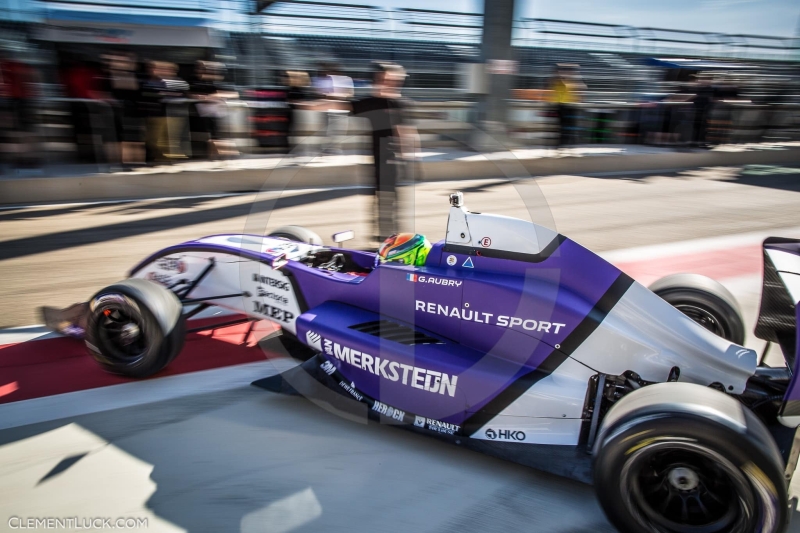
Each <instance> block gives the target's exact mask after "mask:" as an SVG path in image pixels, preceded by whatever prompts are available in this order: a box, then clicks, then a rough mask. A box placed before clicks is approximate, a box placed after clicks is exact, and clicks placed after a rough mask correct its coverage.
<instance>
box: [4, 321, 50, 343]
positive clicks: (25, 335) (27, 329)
mask: <svg viewBox="0 0 800 533" xmlns="http://www.w3.org/2000/svg"><path fill="white" fill-rule="evenodd" d="M60 336H61V335H59V334H58V333H56V332H55V331H52V330H50V329H48V328H47V327H46V326H43V325H35V326H21V327H18V328H7V329H2V330H0V346H3V345H4V344H18V343H21V342H28V341H41V340H45V339H52V338H54V337H60Z"/></svg>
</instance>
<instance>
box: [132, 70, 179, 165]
mask: <svg viewBox="0 0 800 533" xmlns="http://www.w3.org/2000/svg"><path fill="white" fill-rule="evenodd" d="M177 70H178V69H177V66H176V65H175V64H174V63H168V62H166V61H151V62H150V64H149V66H148V78H147V80H146V81H145V82H144V83H142V87H141V90H142V94H141V108H142V110H143V112H144V114H145V116H146V117H147V118H146V121H147V122H146V124H147V125H146V135H145V145H146V149H147V159H148V160H149V161H158V162H163V161H167V160H170V159H174V158H177V157H181V156H182V154H181V153H180V148H179V147H178V145H177V143H176V142H175V137H176V135H178V134H179V130H180V129H182V126H183V119H182V117H180V116H174V115H172V114H171V110H170V109H169V102H170V101H175V100H177V99H179V98H181V97H183V96H184V94H185V92H186V90H187V89H188V88H189V86H188V85H187V83H186V82H185V81H183V80H182V79H181V78H179V77H178V76H177Z"/></svg>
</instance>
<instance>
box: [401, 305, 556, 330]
mask: <svg viewBox="0 0 800 533" xmlns="http://www.w3.org/2000/svg"><path fill="white" fill-rule="evenodd" d="M414 302H415V303H414V310H415V311H422V312H423V313H430V314H432V315H443V316H447V317H453V318H458V319H461V320H469V321H472V322H478V323H480V324H491V325H494V326H500V327H502V328H513V327H515V326H520V327H522V329H525V330H527V331H544V332H545V333H550V329H551V328H552V329H553V333H558V332H559V331H560V330H561V328H563V327H566V324H561V323H560V322H547V321H546V320H538V321H537V320H534V319H532V318H519V317H516V316H507V315H497V316H495V315H494V313H482V312H479V311H473V310H472V309H466V308H465V309H462V308H460V307H456V306H452V307H451V306H447V305H441V304H437V303H434V302H425V301H423V300H415V301H414ZM464 305H467V304H464Z"/></svg>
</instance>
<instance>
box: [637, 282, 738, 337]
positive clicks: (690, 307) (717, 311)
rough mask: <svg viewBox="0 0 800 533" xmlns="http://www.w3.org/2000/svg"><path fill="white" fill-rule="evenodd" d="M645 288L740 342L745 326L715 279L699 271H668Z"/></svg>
mask: <svg viewBox="0 0 800 533" xmlns="http://www.w3.org/2000/svg"><path fill="white" fill-rule="evenodd" d="M648 288H649V289H650V290H651V291H653V292H654V293H655V294H657V295H659V296H660V297H661V298H663V299H664V300H665V301H666V302H668V303H669V304H670V305H672V306H673V307H675V308H676V309H678V310H679V311H680V312H682V313H683V314H685V315H686V316H688V317H689V318H691V319H692V320H694V321H695V322H697V323H698V324H700V325H701V326H703V327H704V328H706V329H707V330H709V331H711V332H712V333H714V334H716V335H718V336H720V337H722V338H723V339H725V340H728V341H730V342H733V343H736V344H744V333H745V327H744V320H743V319H742V313H741V311H740V310H739V304H738V302H737V301H736V298H734V297H733V295H732V294H731V293H730V291H728V289H726V288H725V287H723V286H722V284H721V283H719V282H718V281H715V280H713V279H711V278H708V277H706V276H701V275H699V274H672V275H670V276H666V277H664V278H661V279H660V280H658V281H656V282H655V283H653V284H652V285H650V287H648Z"/></svg>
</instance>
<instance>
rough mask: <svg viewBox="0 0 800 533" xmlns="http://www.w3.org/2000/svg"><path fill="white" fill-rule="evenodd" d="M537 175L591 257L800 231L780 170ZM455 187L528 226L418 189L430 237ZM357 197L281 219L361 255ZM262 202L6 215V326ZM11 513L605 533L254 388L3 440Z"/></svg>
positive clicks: (362, 208)
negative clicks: (348, 236) (342, 233)
mask: <svg viewBox="0 0 800 533" xmlns="http://www.w3.org/2000/svg"><path fill="white" fill-rule="evenodd" d="M539 183H541V188H542V191H543V192H544V194H545V196H546V198H547V200H548V203H549V205H550V208H551V210H552V214H553V218H554V219H555V222H556V225H557V227H558V229H559V230H560V231H561V232H563V233H565V234H566V235H568V236H570V237H572V238H574V239H576V240H578V241H579V242H581V243H583V244H585V245H587V246H589V247H590V248H592V249H594V250H596V251H603V250H610V249H618V248H628V247H632V246H639V245H646V244H657V243H663V242H670V241H679V240H684V239H690V238H699V237H713V236H716V235H726V234H734V233H741V232H746V231H753V230H761V229H769V228H784V227H790V226H798V225H800V212H798V209H797V206H798V200H800V196H798V194H797V193H798V191H800V182H798V180H797V176H796V174H795V173H794V171H792V170H787V169H783V170H777V171H776V170H770V169H756V173H749V172H741V169H708V170H703V171H695V172H687V173H681V174H678V175H668V176H647V175H637V176H614V177H602V178H590V177H577V176H557V177H550V178H544V179H541V180H539ZM455 189H460V190H463V191H465V193H466V199H467V205H468V206H470V208H471V209H473V210H476V211H483V212H497V213H501V214H507V215H511V216H523V215H524V208H523V206H522V204H521V201H520V200H519V198H518V196H517V195H516V193H515V191H514V189H513V188H512V187H510V186H509V185H507V184H502V183H498V182H492V181H490V180H489V181H482V182H464V183H460V184H442V183H437V184H426V185H424V186H419V187H417V190H416V198H417V200H418V201H417V203H416V207H415V211H416V217H415V218H416V221H417V228H418V230H419V231H423V232H425V233H427V234H428V235H430V236H431V237H432V238H433V239H439V238H441V236H442V234H443V231H444V225H445V222H446V218H447V199H446V194H447V193H448V192H450V191H452V190H455ZM359 192H361V191H358V190H339V191H333V192H326V191H295V192H292V193H291V194H290V195H287V196H286V197H285V200H283V201H282V202H281V203H280V204H279V209H278V210H276V211H275V212H274V214H273V216H272V218H271V219H270V221H269V226H270V227H277V226H278V225H281V224H284V223H290V222H291V223H298V224H302V225H306V226H308V227H310V228H312V229H314V230H315V231H318V232H319V233H320V234H321V235H323V236H324V237H325V236H327V235H329V234H330V233H331V232H332V231H334V230H338V229H343V228H354V229H355V230H356V231H357V232H358V233H359V234H360V235H361V236H362V240H361V242H356V243H354V244H355V245H357V246H358V245H364V244H366V243H365V242H364V239H363V236H364V235H366V234H368V229H367V228H368V225H367V224H366V221H367V216H366V214H367V213H368V206H369V197H368V196H367V195H364V194H359ZM251 202H252V196H247V195H244V196H233V197H226V198H198V199H182V200H158V201H141V202H131V203H117V204H91V205H72V206H58V205H51V206H42V207H36V208H23V209H16V210H14V209H11V210H5V211H0V228H2V229H0V239H2V245H0V298H1V299H2V301H0V316H2V317H3V318H2V322H4V323H5V325H15V324H28V323H31V322H33V321H35V318H34V315H33V307H34V306H35V305H43V304H48V305H66V304H68V303H71V302H72V301H77V300H80V299H83V298H86V297H87V296H88V295H89V294H90V293H91V291H92V290H94V289H96V288H98V287H100V286H102V285H104V284H106V283H111V282H113V281H116V280H117V279H119V278H121V277H123V276H124V272H125V270H126V269H127V268H129V267H130V266H131V265H132V264H134V263H135V262H136V261H138V260H139V259H141V258H142V257H144V256H146V255H147V254H148V253H149V252H151V251H152V250H154V249H157V248H160V247H163V246H167V245H169V244H172V243H174V242H176V241H180V240H184V239H190V238H194V237H197V236H198V235H204V234H212V233H222V232H237V231H242V230H243V228H244V227H245V222H244V218H245V216H246V214H247V213H248V212H249V211H250V204H251ZM77 394H80V393H77ZM793 489H794V491H793V492H794V493H795V494H796V493H797V492H798V491H797V486H796V483H795V484H793ZM10 516H19V517H31V516H39V517H41V516H79V517H87V516H111V517H118V516H144V517H148V518H149V519H150V522H149V527H148V528H147V529H145V530H146V531H180V530H187V531H209V532H228V531H242V532H247V533H250V532H260V531H272V532H285V531H299V532H306V531H309V532H310V531H348V532H352V531H365V532H367V531H369V532H372V531H392V532H396V531H431V532H456V531H458V532H473V531H474V532H479V531H548V532H570V533H577V532H587V533H588V532H604V531H613V529H612V528H611V526H610V525H608V523H607V522H606V520H605V518H604V517H603V515H602V512H601V511H600V509H599V507H598V505H597V503H596V501H595V499H594V496H593V492H592V489H591V488H590V487H586V486H584V485H581V484H578V483H574V482H571V481H568V480H564V479H562V478H558V477H556V476H552V475H548V474H543V473H540V472H536V471H532V470H530V469H526V468H522V467H519V466H517V465H513V464H510V463H506V462H503V461H500V460H496V459H492V458H487V457H483V456H481V455H479V454H476V453H472V452H469V451H466V450H462V449H459V448H456V447H453V446H449V445H446V444H442V443H438V442H433V441H432V440H430V439H426V438H425V437H422V436H418V435H413V434H409V433H407V432H404V431H400V430H397V429H394V428H389V427H383V426H380V425H376V424H370V425H369V426H366V425H363V424H359V423H356V422H352V421H347V420H344V419H341V418H339V417H336V416H334V415H331V414H330V413H327V412H325V411H323V410H322V409H320V408H318V407H316V406H314V405H312V404H311V403H309V402H308V401H306V400H303V399H302V398H290V397H282V396H277V395H273V394H270V393H267V392H264V391H261V390H258V389H255V388H251V387H244V388H237V389H232V390H228V391H224V392H214V393H207V394H201V395H195V396H189V397H184V398H180V399H175V400H168V401H161V402H157V403H152V404H147V405H143V406H141V405H140V406H137V407H129V408H123V409H117V410H113V411H107V412H102V413H96V414H89V415H83V416H78V417H69V418H65V419H62V420H57V421H53V422H46V423H40V424H35V425H31V426H24V427H18V428H13V429H9V430H4V431H2V432H0V530H5V529H8V521H7V517H10ZM792 531H800V517H798V519H796V520H795V522H794V525H793V528H792Z"/></svg>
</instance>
